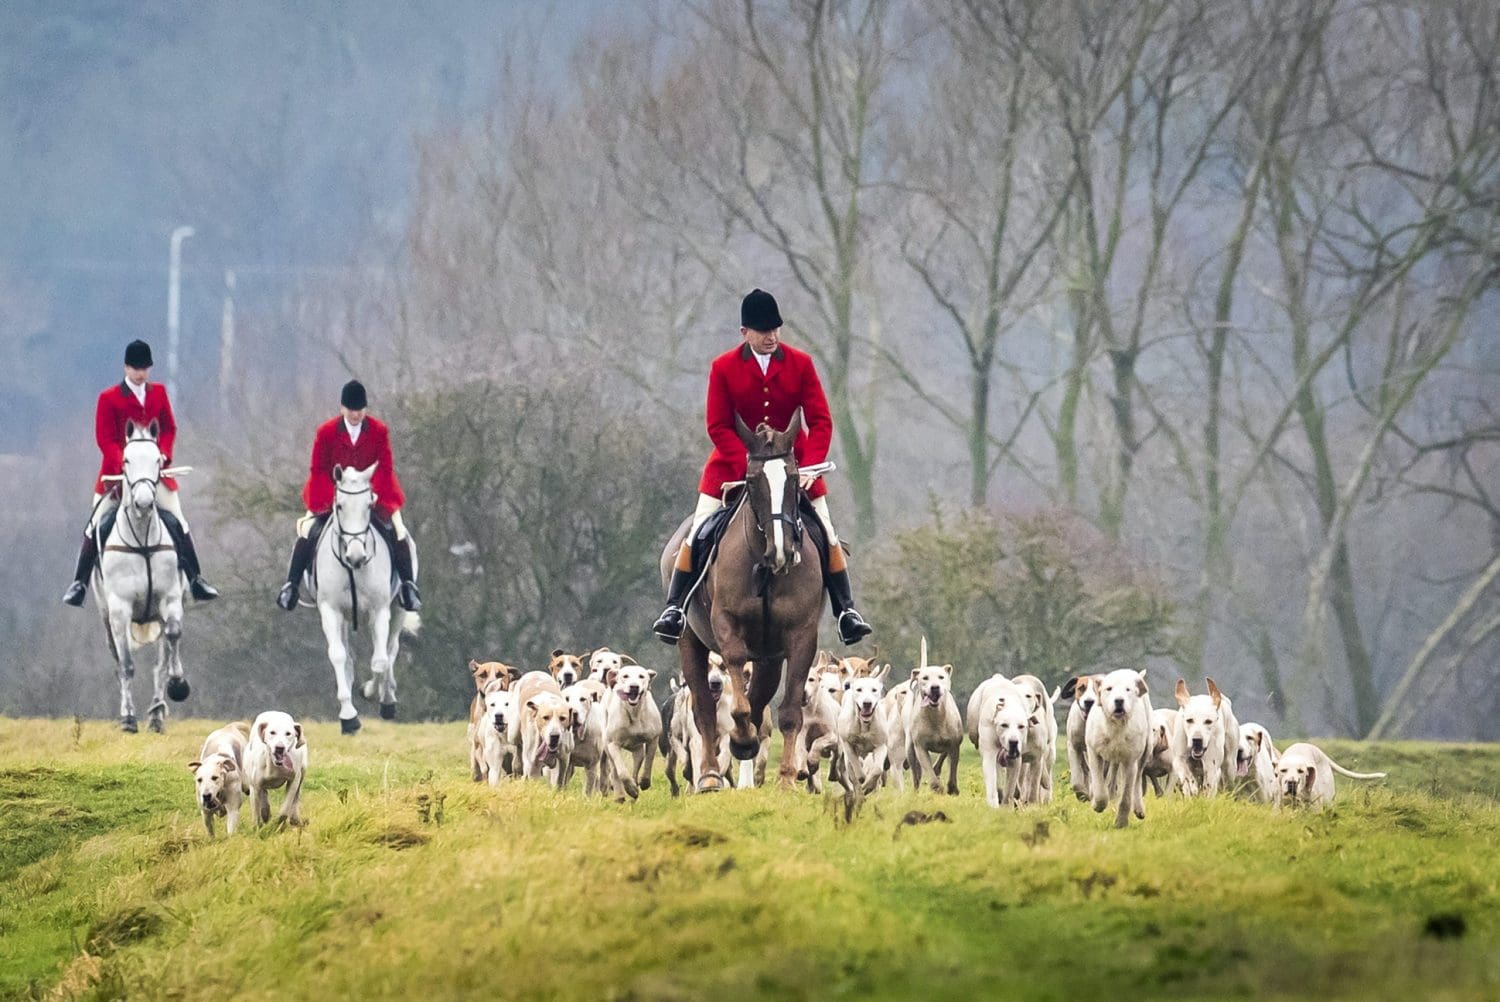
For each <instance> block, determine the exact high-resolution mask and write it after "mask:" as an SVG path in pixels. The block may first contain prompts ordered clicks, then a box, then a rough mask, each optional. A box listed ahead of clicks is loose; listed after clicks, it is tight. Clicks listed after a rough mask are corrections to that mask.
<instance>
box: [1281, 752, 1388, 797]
mask: <svg viewBox="0 0 1500 1002" xmlns="http://www.w3.org/2000/svg"><path fill="white" fill-rule="evenodd" d="M1334 773H1338V774H1339V775H1340V776H1348V777H1349V778H1350V779H1384V778H1385V773H1383V772H1350V771H1349V770H1348V769H1345V768H1344V767H1343V766H1341V765H1339V764H1338V763H1337V762H1335V761H1334V760H1333V759H1331V758H1329V757H1328V754H1327V753H1326V752H1325V751H1323V749H1321V748H1319V747H1318V746H1317V745H1314V744H1308V743H1307V742H1306V741H1299V742H1298V743H1297V744H1294V745H1292V746H1291V747H1290V748H1288V749H1287V750H1286V751H1284V752H1282V753H1281V759H1280V760H1279V761H1278V762H1277V763H1276V806H1277V807H1278V808H1279V807H1281V805H1282V804H1285V803H1288V802H1290V803H1293V804H1300V805H1302V806H1304V807H1324V806H1327V805H1328V804H1331V803H1333V774H1334Z"/></svg>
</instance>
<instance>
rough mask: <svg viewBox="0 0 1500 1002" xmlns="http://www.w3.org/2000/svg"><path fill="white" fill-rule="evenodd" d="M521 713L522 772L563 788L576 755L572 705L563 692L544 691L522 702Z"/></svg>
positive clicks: (528, 776) (557, 788) (556, 787)
mask: <svg viewBox="0 0 1500 1002" xmlns="http://www.w3.org/2000/svg"><path fill="white" fill-rule="evenodd" d="M553 684H554V685H555V684H556V683H553ZM520 713H521V769H522V775H524V776H525V777H526V778H527V779H539V778H545V779H546V780H547V781H548V782H550V783H551V784H552V788H553V789H554V790H560V789H562V784H563V778H564V777H565V776H567V774H568V766H569V765H570V764H571V762H572V759H573V710H572V708H571V707H569V706H568V703H567V701H566V700H565V699H563V697H562V693H561V692H552V691H543V692H538V693H537V694H536V695H534V696H531V697H530V698H528V699H527V700H526V702H525V703H522V704H521V711H520Z"/></svg>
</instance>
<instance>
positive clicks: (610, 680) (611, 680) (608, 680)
mask: <svg viewBox="0 0 1500 1002" xmlns="http://www.w3.org/2000/svg"><path fill="white" fill-rule="evenodd" d="M619 677H620V670H619V669H618V668H610V669H609V670H608V671H606V672H605V673H604V684H605V685H607V686H609V687H610V688H611V689H613V688H614V687H615V680H616V679H617V678H619Z"/></svg>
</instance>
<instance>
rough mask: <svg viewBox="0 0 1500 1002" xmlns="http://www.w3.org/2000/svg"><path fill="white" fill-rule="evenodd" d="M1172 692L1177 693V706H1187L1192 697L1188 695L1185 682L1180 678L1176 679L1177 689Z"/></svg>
mask: <svg viewBox="0 0 1500 1002" xmlns="http://www.w3.org/2000/svg"><path fill="white" fill-rule="evenodd" d="M1174 691H1175V692H1176V693H1177V705H1178V706H1187V705H1188V700H1189V699H1192V697H1191V696H1189V695H1188V687H1187V680H1186V679H1181V678H1180V679H1178V680H1177V688H1176V689H1175V690H1174Z"/></svg>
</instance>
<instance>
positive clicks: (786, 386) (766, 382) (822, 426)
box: [698, 344, 833, 498]
mask: <svg viewBox="0 0 1500 1002" xmlns="http://www.w3.org/2000/svg"><path fill="white" fill-rule="evenodd" d="M751 354H752V352H751V351H750V346H749V345H748V344H742V345H740V346H739V347H738V348H735V349H733V350H731V351H726V352H725V353H724V354H722V355H720V356H719V357H718V358H716V359H714V362H713V366H712V368H710V369H709V372H708V404H707V406H706V408H705V415H704V416H705V418H706V419H707V423H708V437H709V438H711V439H713V443H714V451H713V453H712V455H710V456H709V457H708V465H707V466H705V467H704V468H703V479H702V480H700V481H699V482H698V490H699V491H700V492H701V493H704V494H711V495H713V496H714V497H718V496H719V492H720V490H721V489H722V488H723V486H724V484H725V483H727V482H729V481H732V480H743V479H744V477H745V456H746V450H745V443H743V442H741V441H740V436H739V435H738V434H737V433H736V432H735V430H734V416H735V415H736V414H738V415H739V416H740V419H741V420H742V421H744V422H745V424H746V425H748V426H749V427H750V428H752V429H753V428H755V427H756V426H757V425H759V424H761V423H762V422H765V423H766V424H769V425H770V426H771V427H773V428H775V429H777V430H778V431H779V430H781V429H782V428H785V427H786V426H787V423H788V422H790V421H791V419H792V412H793V411H795V410H796V409H797V408H798V407H801V408H802V420H803V424H804V425H805V427H804V428H802V429H801V430H800V431H798V432H797V442H796V444H795V446H793V451H794V452H795V453H796V456H797V465H798V466H809V465H811V464H813V463H821V462H823V460H825V459H827V458H828V446H829V443H830V442H832V441H833V418H832V416H830V414H829V413H828V399H827V398H826V397H824V396H823V384H822V383H821V382H819V380H818V372H817V370H816V369H814V368H813V360H812V356H810V355H808V354H807V352H805V351H799V350H797V349H796V348H789V347H787V346H786V345H780V346H778V347H777V349H776V351H775V352H773V353H772V355H771V364H770V365H768V366H767V367H766V371H765V373H764V374H762V373H761V371H760V363H758V362H756V360H755V359H754V358H752V357H751ZM807 493H808V494H809V495H811V496H812V497H815V498H817V497H822V496H823V495H824V494H826V493H828V488H827V487H825V486H824V485H823V481H822V480H821V479H819V480H816V481H814V482H813V485H812V488H811V489H810V490H808V492H807Z"/></svg>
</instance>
